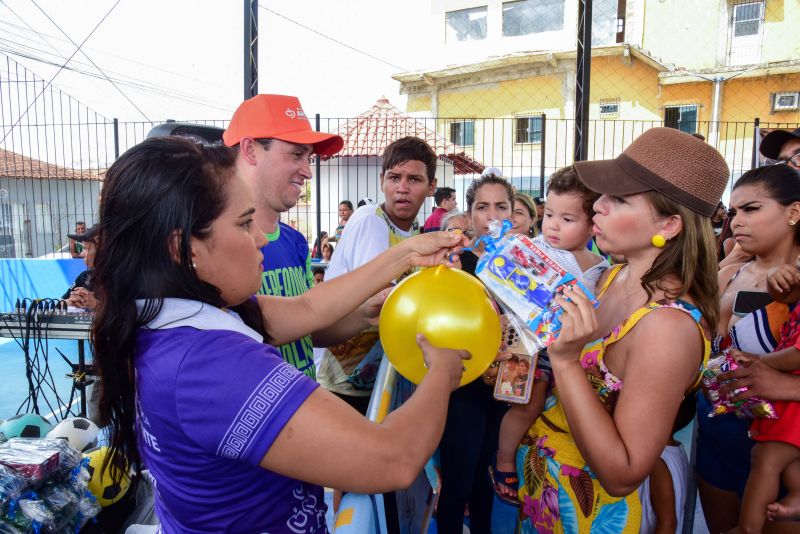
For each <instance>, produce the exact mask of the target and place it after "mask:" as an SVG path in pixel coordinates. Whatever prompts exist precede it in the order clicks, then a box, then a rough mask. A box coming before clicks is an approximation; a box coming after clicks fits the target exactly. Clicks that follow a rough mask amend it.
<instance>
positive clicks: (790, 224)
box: [789, 221, 797, 226]
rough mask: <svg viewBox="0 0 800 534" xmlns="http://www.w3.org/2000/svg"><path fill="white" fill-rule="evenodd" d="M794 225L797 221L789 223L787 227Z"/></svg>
mask: <svg viewBox="0 0 800 534" xmlns="http://www.w3.org/2000/svg"><path fill="white" fill-rule="evenodd" d="M795 224H797V221H789V226H794V225H795Z"/></svg>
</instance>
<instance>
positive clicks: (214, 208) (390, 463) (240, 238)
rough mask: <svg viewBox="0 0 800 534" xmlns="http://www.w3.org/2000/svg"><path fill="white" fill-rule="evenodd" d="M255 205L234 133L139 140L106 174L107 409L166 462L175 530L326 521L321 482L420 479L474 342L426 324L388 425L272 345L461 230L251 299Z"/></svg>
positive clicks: (321, 321) (257, 239)
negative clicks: (218, 137)
mask: <svg viewBox="0 0 800 534" xmlns="http://www.w3.org/2000/svg"><path fill="white" fill-rule="evenodd" d="M254 205H255V203H254V200H253V194H252V192H251V190H250V188H249V187H248V186H247V184H246V182H244V181H243V180H242V179H241V178H240V177H239V176H238V175H237V174H236V172H235V167H234V153H232V152H231V150H230V149H227V148H224V147H209V146H203V145H200V144H195V143H194V142H192V141H189V140H186V139H181V138H154V139H149V140H147V141H145V142H144V143H142V144H140V145H137V146H135V147H134V148H132V149H130V150H129V151H128V152H126V153H125V154H123V155H122V156H121V157H120V158H119V159H118V160H117V161H116V162H115V163H114V164H113V165H112V166H111V167H110V168H109V169H108V173H107V174H106V179H105V182H104V184H103V190H102V199H101V208H100V228H101V229H100V245H99V248H98V252H97V261H96V266H95V288H96V290H97V291H98V292H99V293H100V294H101V295H102V299H101V301H100V302H101V304H100V306H99V308H98V310H97V314H96V316H95V322H94V327H93V332H92V338H93V341H94V345H95V362H96V363H97V367H98V370H99V373H100V378H101V384H102V385H103V393H102V399H101V403H100V411H101V414H102V416H103V417H104V418H107V420H109V421H111V425H110V426H111V446H112V449H113V450H114V451H115V453H116V454H118V455H120V456H121V457H123V458H125V459H126V460H127V461H128V462H130V463H131V464H132V465H134V466H136V467H140V468H141V467H147V468H148V469H149V471H150V473H151V475H153V478H154V481H155V487H156V512H157V514H158V516H159V518H160V520H161V523H162V530H163V531H164V532H223V531H224V532H237V531H241V532H309V533H316V532H325V531H326V526H325V519H324V515H325V505H324V503H323V499H322V489H321V486H322V485H326V486H331V487H336V488H341V489H344V490H347V491H353V492H359V493H377V492H385V491H390V490H393V489H398V488H401V487H406V486H408V485H410V484H411V483H412V481H413V480H414V479H415V478H416V476H417V475H418V473H419V472H420V471H421V469H422V467H423V465H424V463H425V461H426V460H427V459H428V458H429V457H430V456H431V454H432V453H433V451H434V449H435V448H436V445H437V444H438V442H439V438H440V437H441V434H442V430H443V427H444V422H445V416H446V411H447V404H448V398H449V396H450V393H451V391H453V390H454V389H455V388H456V387H457V386H458V383H459V381H460V378H461V374H462V370H463V368H462V358H465V357H468V354H467V353H466V352H464V351H459V350H451V349H444V348H436V347H433V346H431V345H430V344H429V343H428V342H427V341H426V340H425V339H424V338H422V337H420V338H419V339H418V343H419V345H420V347H421V348H422V352H423V354H424V357H425V361H426V365H427V366H428V367H429V372H428V374H427V375H426V377H425V379H424V380H423V381H422V383H421V384H420V385H419V387H418V388H417V390H416V392H415V393H414V395H413V396H412V397H411V399H410V400H409V401H407V402H406V403H405V404H404V405H403V406H402V407H401V408H399V409H398V410H396V411H394V412H392V413H391V414H389V415H388V416H387V417H386V419H385V420H384V421H383V422H382V423H381V424H375V423H372V422H369V421H367V420H366V419H364V418H363V417H362V416H361V415H360V414H358V413H357V412H356V411H355V410H353V409H352V408H350V407H349V406H348V405H347V404H345V403H344V402H342V401H341V400H339V399H337V398H336V397H335V396H333V395H332V394H330V393H328V392H327V391H325V390H324V389H322V388H318V387H317V385H316V383H314V382H313V381H311V380H309V379H308V378H306V377H305V376H303V375H302V374H300V373H299V372H298V371H297V370H295V369H294V368H293V367H292V366H291V365H289V364H287V363H285V362H284V361H283V359H282V358H281V356H280V355H279V354H278V353H277V352H276V350H275V349H274V348H273V346H275V345H280V344H282V343H286V342H288V341H291V340H293V339H297V338H299V337H301V336H304V335H306V334H308V333H310V332H311V331H314V330H317V329H319V328H323V327H326V326H328V325H330V324H332V323H334V322H335V321H338V320H340V319H341V318H343V317H345V316H346V315H348V314H349V313H351V312H352V311H353V310H354V309H356V308H357V307H358V306H359V305H360V304H361V303H362V302H363V301H365V300H366V299H367V298H369V297H370V296H371V295H373V294H374V293H376V292H378V291H379V290H380V289H381V288H383V287H385V286H386V285H387V284H388V283H389V282H390V281H391V280H393V279H394V278H396V277H397V276H399V275H400V274H401V273H402V272H405V271H406V270H407V269H408V268H409V267H411V266H420V265H422V266H426V265H434V264H436V263H439V262H442V261H446V260H444V258H447V257H449V252H450V251H451V250H452V249H453V248H455V247H457V246H461V245H462V243H461V239H460V237H459V236H456V235H454V234H452V235H448V234H444V233H435V234H426V235H424V236H419V237H418V238H413V239H408V240H405V241H404V242H403V243H401V244H400V245H397V246H395V247H391V248H390V249H389V250H387V251H386V252H385V253H384V254H382V255H380V256H379V257H377V258H376V259H375V260H373V261H372V262H370V263H368V264H366V265H364V266H363V267H361V268H359V269H357V270H355V271H353V272H352V273H350V274H347V275H344V276H341V277H338V278H336V279H335V280H332V281H330V282H326V283H325V284H321V285H319V286H317V287H314V288H313V289H312V290H310V291H308V292H307V293H305V294H304V295H302V296H300V297H293V298H283V297H258V298H255V297H252V295H253V294H255V292H256V291H257V290H258V288H259V285H260V283H261V269H262V254H261V251H260V248H261V247H262V246H264V245H265V241H266V240H265V239H264V234H263V233H262V231H261V230H260V229H259V228H258V226H257V225H256V224H255V223H254V222H253V213H254V211H255V210H254ZM266 251H267V253H269V247H267V249H266ZM265 342H266V343H265ZM112 472H113V471H112Z"/></svg>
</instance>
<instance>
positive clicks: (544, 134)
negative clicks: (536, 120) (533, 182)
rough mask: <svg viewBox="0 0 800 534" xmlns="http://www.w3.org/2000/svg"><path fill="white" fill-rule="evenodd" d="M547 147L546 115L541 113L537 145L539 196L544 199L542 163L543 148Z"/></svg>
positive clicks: (543, 160)
mask: <svg viewBox="0 0 800 534" xmlns="http://www.w3.org/2000/svg"><path fill="white" fill-rule="evenodd" d="M546 147H547V115H546V114H544V113H542V142H541V143H539V150H540V152H541V154H540V157H539V196H540V197H544V162H545V148H546Z"/></svg>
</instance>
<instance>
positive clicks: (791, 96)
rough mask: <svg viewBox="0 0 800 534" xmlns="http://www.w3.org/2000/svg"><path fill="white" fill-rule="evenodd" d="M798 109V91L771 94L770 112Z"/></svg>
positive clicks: (799, 103) (799, 92) (799, 95)
mask: <svg viewBox="0 0 800 534" xmlns="http://www.w3.org/2000/svg"><path fill="white" fill-rule="evenodd" d="M798 109H800V91H784V92H781V93H772V111H795V110H798Z"/></svg>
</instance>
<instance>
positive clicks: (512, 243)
mask: <svg viewBox="0 0 800 534" xmlns="http://www.w3.org/2000/svg"><path fill="white" fill-rule="evenodd" d="M499 237H500V238H499V239H497V240H495V241H494V243H493V245H494V246H493V247H487V250H486V253H485V254H484V255H483V256H482V257H481V259H480V261H479V262H478V266H477V268H476V269H475V274H476V275H477V276H478V278H480V280H481V281H482V282H483V283H484V284H485V285H486V288H487V289H488V290H489V291H490V292H491V293H492V295H494V297H495V298H496V299H497V300H498V302H499V303H500V304H501V305H502V306H503V307H504V308H505V309H506V310H507V311H509V312H511V313H513V314H514V315H515V316H516V317H518V318H519V319H520V320H521V321H522V322H524V323H525V325H526V326H527V327H528V328H530V331H531V332H532V333H533V337H534V341H535V342H536V343H537V344H538V347H537V349H542V348H545V347H547V346H548V345H550V344H551V343H552V342H553V341H554V340H555V339H556V337H558V332H559V331H560V330H561V315H563V313H564V310H563V309H561V307H560V306H559V305H558V304H557V303H556V302H555V300H554V298H553V297H554V296H555V295H557V294H563V291H564V290H565V289H566V288H567V287H569V286H577V287H579V288H580V289H581V290H582V291H583V292H584V294H585V295H586V296H587V297H588V298H589V300H591V302H592V304H593V305H594V307H595V308H596V307H597V305H598V302H597V300H596V299H595V298H594V295H592V294H591V292H590V291H589V290H588V289H587V288H586V286H584V285H583V284H582V283H581V282H579V281H578V280H577V279H576V278H575V276H573V275H572V274H570V273H568V272H567V271H565V270H564V269H563V268H562V267H561V266H560V265H559V264H558V263H556V262H555V261H554V260H553V259H552V258H551V257H550V256H548V255H547V253H545V252H544V251H543V250H541V249H540V248H539V247H537V246H536V245H535V244H534V243H533V242H532V241H531V240H530V239H528V237H526V236H524V235H513V236H506V237H502V235H500V236H499Z"/></svg>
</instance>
